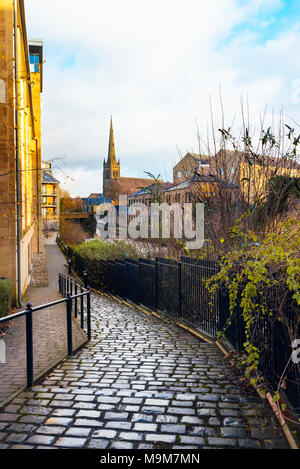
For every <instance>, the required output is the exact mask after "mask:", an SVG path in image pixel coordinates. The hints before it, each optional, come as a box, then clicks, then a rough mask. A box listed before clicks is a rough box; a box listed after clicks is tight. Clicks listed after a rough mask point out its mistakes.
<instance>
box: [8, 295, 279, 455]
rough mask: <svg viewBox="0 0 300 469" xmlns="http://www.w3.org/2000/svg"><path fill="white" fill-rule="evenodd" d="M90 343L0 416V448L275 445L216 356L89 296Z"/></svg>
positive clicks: (255, 401)
mask: <svg viewBox="0 0 300 469" xmlns="http://www.w3.org/2000/svg"><path fill="white" fill-rule="evenodd" d="M92 309H93V338H92V341H91V342H90V343H89V344H88V345H87V346H85V347H84V348H83V349H81V351H79V352H78V353H77V354H76V355H75V356H74V357H73V358H71V359H67V360H65V361H64V362H63V363H62V364H61V365H60V366H58V367H57V368H56V369H55V370H54V371H53V372H51V374H49V375H48V376H47V377H46V378H45V379H44V380H43V381H42V382H41V384H40V385H39V386H35V387H34V388H32V389H31V390H29V391H26V392H22V393H21V394H20V395H18V396H17V397H16V398H15V399H14V400H13V401H12V402H11V403H10V404H9V405H7V406H6V407H5V408H4V409H2V411H1V412H0V449H1V448H3V449H4V448H15V449H17V448H49V447H51V448H98V449H106V448H108V449H110V448H112V449H113V448H114V449H127V448H128V449H131V448H138V449H155V448H172V449H179V448H195V449H202V448H210V449H211V448H282V447H287V444H286V442H285V440H284V438H283V436H282V433H281V430H280V429H279V428H278V426H277V424H276V422H275V420H274V417H273V415H272V413H271V412H270V410H269V409H268V408H267V407H266V406H265V405H264V404H263V403H262V402H261V401H260V399H259V398H258V397H257V396H256V394H251V395H250V394H247V393H245V392H243V391H242V390H241V389H240V388H239V386H238V382H237V379H236V376H235V375H234V374H233V372H232V370H231V368H230V366H229V365H228V363H227V362H226V360H225V359H224V358H223V356H222V355H221V353H220V352H219V350H218V349H217V348H216V347H215V346H214V345H210V344H206V343H204V342H201V341H200V340H199V339H197V338H196V337H194V336H193V335H190V334H189V333H188V332H186V331H184V330H182V329H180V328H178V327H177V326H175V325H173V324H171V323H170V324H168V323H164V322H162V321H160V320H159V319H158V318H156V317H153V316H151V315H149V316H147V315H143V314H142V313H140V312H137V311H135V310H132V309H130V308H128V307H126V306H125V305H124V306H123V305H120V304H118V303H115V302H113V301H111V300H109V299H107V298H105V297H102V296H98V295H93V296H92Z"/></svg>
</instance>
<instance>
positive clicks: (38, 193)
mask: <svg viewBox="0 0 300 469" xmlns="http://www.w3.org/2000/svg"><path fill="white" fill-rule="evenodd" d="M34 140H35V144H36V174H37V177H36V184H37V189H36V197H37V203H36V209H37V225H38V254H40V177H39V142H38V139H37V138H35V139H34Z"/></svg>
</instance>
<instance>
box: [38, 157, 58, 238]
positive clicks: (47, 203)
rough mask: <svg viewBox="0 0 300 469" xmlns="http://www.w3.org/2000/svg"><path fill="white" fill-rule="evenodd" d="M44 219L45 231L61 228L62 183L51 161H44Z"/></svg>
mask: <svg viewBox="0 0 300 469" xmlns="http://www.w3.org/2000/svg"><path fill="white" fill-rule="evenodd" d="M42 169H43V180H42V220H43V230H44V231H57V230H58V229H59V215H60V213H59V212H60V183H59V181H58V180H57V179H55V177H54V176H53V174H52V167H51V162H48V161H46V162H43V163H42Z"/></svg>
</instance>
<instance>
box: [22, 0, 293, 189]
mask: <svg viewBox="0 0 300 469" xmlns="http://www.w3.org/2000/svg"><path fill="white" fill-rule="evenodd" d="M25 6H26V17H27V33H28V36H29V38H34V39H42V40H43V41H44V60H45V63H44V89H43V96H42V113H43V121H42V138H43V141H42V145H43V159H44V160H53V165H54V167H56V177H57V178H58V179H59V180H60V181H61V185H62V189H65V190H68V191H69V192H70V193H71V195H72V196H73V197H75V196H77V195H80V196H82V197H84V196H88V195H89V194H90V193H91V192H101V191H102V165H103V159H104V158H106V157H107V153H108V138H109V125H110V116H111V115H112V117H113V124H114V132H115V146H116V154H117V158H120V161H121V176H132V177H145V173H144V172H145V171H148V172H151V173H153V174H155V175H156V176H157V175H160V176H161V177H162V178H163V179H164V180H169V181H172V168H173V166H174V165H175V164H176V163H177V162H178V160H179V158H180V157H181V156H183V155H185V153H187V152H188V151H192V152H199V142H198V130H199V133H200V135H201V136H203V139H205V135H206V134H207V126H208V125H210V119H211V117H210V102H211V103H212V104H211V105H212V109H213V115H214V119H215V126H216V128H218V124H220V119H221V115H222V113H221V107H220V98H219V97H220V90H221V95H222V102H223V108H224V115H225V124H226V126H227V127H228V126H229V125H230V124H231V122H232V119H233V117H234V116H235V123H236V126H237V127H238V126H239V122H240V120H241V119H240V110H241V99H243V100H244V101H248V102H249V108H250V111H249V112H250V121H251V123H252V125H253V127H255V125H256V122H259V118H260V115H261V113H263V112H264V109H265V107H266V106H268V107H267V109H268V111H267V114H266V116H267V119H266V120H268V119H269V122H270V125H271V123H272V116H273V114H275V115H276V114H277V113H279V112H280V111H281V109H283V113H284V114H283V115H284V118H286V119H289V118H290V117H292V118H293V119H294V120H295V121H296V122H300V60H299V49H300V1H299V0H210V1H209V2H206V1H204V0H201V1H199V0H151V1H150V0H142V1H141V0H126V1H124V0H109V1H107V0H105V1H104V0H90V1H89V2H86V1H85V0H51V2H48V1H45V0H42V1H41V0H25ZM267 125H268V123H266V127H267ZM200 151H201V152H202V153H205V148H203V147H202V148H200Z"/></svg>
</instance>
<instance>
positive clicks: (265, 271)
mask: <svg viewBox="0 0 300 469" xmlns="http://www.w3.org/2000/svg"><path fill="white" fill-rule="evenodd" d="M240 221H241V220H239V221H238V222H237V223H236V224H235V226H234V227H233V229H232V230H231V235H230V236H231V238H232V245H233V248H232V250H231V252H227V253H226V254H225V255H224V256H223V257H222V259H221V262H220V271H219V272H218V273H217V274H216V275H214V276H213V277H211V278H210V279H209V280H208V281H207V287H208V289H209V291H210V292H211V293H213V294H214V293H215V292H216V291H217V290H218V289H219V288H220V287H225V288H226V290H227V291H228V294H229V310H230V317H229V319H228V322H227V324H226V325H225V327H224V329H223V331H221V334H224V332H225V330H226V328H228V327H229V326H230V324H231V321H232V318H233V316H234V314H236V311H237V308H239V311H241V314H242V317H243V321H244V326H245V337H246V340H245V343H244V349H245V352H246V354H245V355H246V358H245V360H244V364H245V365H246V376H247V377H252V379H253V380H254V381H255V383H256V382H257V377H258V369H259V364H260V360H261V352H262V350H263V349H264V346H265V344H264V343H263V337H264V336H263V334H261V335H260V328H261V325H262V320H263V321H264V322H265V321H270V322H273V323H276V322H277V321H278V322H281V323H283V324H284V325H285V326H286V327H287V328H288V332H289V336H290V338H291V342H292V340H293V338H295V336H296V335H297V331H298V330H299V324H300V308H299V307H300V221H296V220H295V219H294V218H290V219H288V220H287V221H286V222H284V223H283V224H282V226H281V229H280V232H279V233H278V232H277V233H267V234H266V235H265V237H264V238H262V237H261V236H260V237H258V235H257V234H255V233H254V232H251V231H247V232H245V231H242V230H241V229H240V227H239V223H240ZM270 298H271V300H270ZM287 304H288V305H289V307H288V311H287V308H286V305H287ZM260 338H261V340H260ZM254 375H256V376H255V377H253V376H254Z"/></svg>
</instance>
